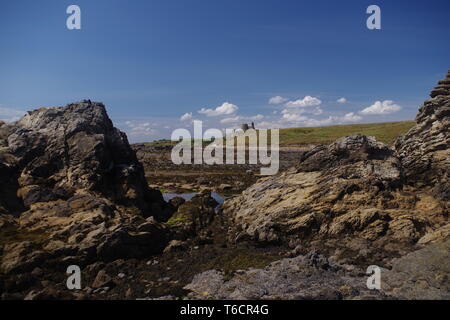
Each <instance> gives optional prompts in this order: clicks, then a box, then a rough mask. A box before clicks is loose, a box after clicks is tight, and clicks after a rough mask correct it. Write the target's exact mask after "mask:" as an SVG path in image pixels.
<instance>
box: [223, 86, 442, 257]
mask: <svg viewBox="0 0 450 320" xmlns="http://www.w3.org/2000/svg"><path fill="white" fill-rule="evenodd" d="M447 82H448V80H444V81H443V82H441V84H440V86H439V88H438V89H436V90H434V91H433V93H432V96H433V98H432V99H431V100H428V101H426V102H425V104H424V106H422V107H421V109H420V112H419V115H418V117H417V122H418V123H417V125H416V126H415V127H414V128H413V129H411V131H410V132H408V133H407V134H406V135H405V136H403V137H401V138H399V139H398V140H397V142H396V148H395V149H391V148H390V147H388V146H387V145H384V144H383V143H380V142H377V141H376V140H375V139H374V138H372V137H366V136H362V135H353V136H349V137H344V138H341V139H338V140H337V141H335V142H334V143H332V144H330V145H328V146H318V147H315V148H313V149H311V150H309V151H306V152H304V153H303V154H302V156H301V158H300V161H299V163H298V165H297V166H296V167H295V168H291V169H290V170H288V171H286V172H283V173H281V174H279V175H277V176H274V177H269V178H264V179H261V180H260V181H259V182H258V183H256V184H254V185H253V186H251V187H250V188H248V189H247V190H245V191H244V192H243V193H242V194H241V195H239V196H237V197H234V198H232V199H229V200H227V201H225V203H224V204H223V211H224V213H225V215H226V216H228V217H229V219H230V221H231V225H232V226H233V227H232V230H231V232H230V236H229V237H230V241H232V242H241V241H257V242H259V243H284V244H287V245H289V246H291V247H296V246H300V247H302V248H303V251H305V252H306V251H307V250H309V249H311V248H318V249H320V250H322V251H324V252H327V253H328V254H330V255H333V256H334V257H335V258H336V259H337V260H339V261H340V262H348V263H350V262H351V263H362V264H367V263H371V262H373V263H376V264H380V265H383V264H386V263H388V262H389V261H390V259H392V258H393V257H396V256H401V255H403V254H405V253H407V252H409V251H411V250H414V249H415V248H416V247H417V245H422V244H425V243H431V242H438V241H443V240H446V239H447V238H448V237H449V233H448V205H449V203H448V196H447V193H448V190H449V188H448V183H449V180H448V172H449V168H450V166H449V159H450V157H449V148H448V146H449V145H448V141H449V140H448V139H449V138H448V137H449V135H448V134H449V130H448V129H449V128H448V126H449V117H448V116H449V110H450V109H449V100H448V96H446V95H444V94H445V92H447V91H446V90H444V89H445V88H446V86H447V84H448V83H447ZM444 87H445V88H444ZM442 88H444V89H442ZM420 186H428V187H427V188H421V187H420Z"/></svg>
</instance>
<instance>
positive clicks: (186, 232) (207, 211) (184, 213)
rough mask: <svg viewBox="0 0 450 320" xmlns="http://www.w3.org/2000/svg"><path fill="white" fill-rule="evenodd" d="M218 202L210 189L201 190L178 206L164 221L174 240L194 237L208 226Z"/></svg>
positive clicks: (213, 216)
mask: <svg viewBox="0 0 450 320" xmlns="http://www.w3.org/2000/svg"><path fill="white" fill-rule="evenodd" d="M217 205H218V203H217V201H216V200H215V199H214V198H213V197H212V196H211V192H210V191H203V192H202V193H200V194H198V195H196V196H194V197H193V198H192V199H191V200H189V201H186V202H185V203H184V204H182V205H181V206H179V207H178V210H177V211H176V212H175V213H174V214H173V216H172V217H171V218H170V219H169V220H168V221H167V222H166V225H167V226H168V227H169V228H170V231H171V233H172V234H173V237H174V238H175V239H176V240H182V241H184V240H186V239H187V238H189V237H195V236H197V235H198V234H199V231H200V230H202V229H203V228H205V227H207V226H209V225H210V224H211V223H212V222H213V220H214V218H215V216H216V210H215V208H216V207H217Z"/></svg>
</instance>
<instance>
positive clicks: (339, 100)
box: [336, 97, 347, 103]
mask: <svg viewBox="0 0 450 320" xmlns="http://www.w3.org/2000/svg"><path fill="white" fill-rule="evenodd" d="M336 102H338V103H346V102H347V99H346V98H344V97H342V98H339V99H337V100H336Z"/></svg>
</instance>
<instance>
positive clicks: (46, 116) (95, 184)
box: [0, 101, 165, 217]
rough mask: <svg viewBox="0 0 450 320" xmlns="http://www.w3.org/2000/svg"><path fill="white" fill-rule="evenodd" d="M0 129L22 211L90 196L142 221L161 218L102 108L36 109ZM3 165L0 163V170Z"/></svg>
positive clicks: (154, 195)
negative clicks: (136, 212)
mask: <svg viewBox="0 0 450 320" xmlns="http://www.w3.org/2000/svg"><path fill="white" fill-rule="evenodd" d="M1 129H2V130H1V133H2V134H1V136H3V141H6V150H5V151H7V152H8V153H5V154H8V155H9V157H10V158H13V159H14V160H15V162H16V167H15V168H16V169H17V170H18V181H17V182H18V190H17V194H18V195H19V197H20V198H21V199H22V201H23V203H24V204H25V206H27V207H29V206H31V205H32V204H35V203H38V202H48V201H54V200H58V199H64V200H65V199H68V198H70V197H72V196H73V195H75V194H79V193H89V194H93V193H94V194H99V195H100V196H103V197H106V198H108V199H111V200H112V201H114V202H116V203H118V204H122V205H126V206H135V207H137V208H139V209H140V210H141V212H142V214H143V215H144V216H150V215H153V216H156V217H159V216H161V215H162V212H163V209H164V206H165V205H164V201H163V199H162V196H161V194H160V192H159V191H157V190H152V189H149V188H148V185H147V181H146V179H145V176H144V170H143V168H142V165H141V164H140V163H139V162H138V161H137V158H136V155H135V153H134V151H133V150H132V149H131V147H130V145H129V143H128V140H127V137H126V135H125V134H124V133H123V132H121V131H120V130H118V129H116V128H114V126H113V124H112V122H111V120H110V119H109V117H108V115H107V113H106V110H105V107H104V105H103V104H101V103H95V102H91V101H82V102H79V103H73V104H69V105H67V106H66V107H54V108H40V109H37V110H34V111H30V112H28V114H27V115H25V116H24V117H23V118H21V119H20V120H19V121H17V122H14V123H11V124H7V125H3V126H2V128H1ZM2 164H3V165H2ZM7 164H8V162H5V161H2V163H1V164H0V170H1V169H2V168H5V166H7ZM3 170H5V169H3Z"/></svg>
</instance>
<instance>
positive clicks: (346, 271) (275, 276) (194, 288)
mask: <svg viewBox="0 0 450 320" xmlns="http://www.w3.org/2000/svg"><path fill="white" fill-rule="evenodd" d="M366 281H367V277H366V275H365V273H364V271H363V270H358V269H354V268H351V267H350V266H345V265H344V266H340V265H338V264H336V263H335V262H334V261H333V260H332V259H328V258H326V257H325V256H322V255H319V254H317V253H315V252H311V253H309V254H307V255H305V256H298V257H295V258H288V259H282V260H279V261H276V262H273V263H272V264H270V265H269V266H267V267H266V268H264V269H249V270H247V271H243V272H241V273H240V274H237V275H235V276H234V277H232V278H231V279H229V280H227V279H226V278H225V275H224V273H223V272H221V271H217V270H209V271H206V272H204V273H201V274H199V275H197V276H195V277H194V279H193V281H192V283H190V284H189V285H187V286H186V287H185V289H186V290H189V291H191V292H190V293H189V296H190V297H191V298H195V299H226V300H243V299H251V300H260V299H282V300H287V299H289V300H292V299H296V300H305V299H307V300H316V299H319V300H341V299H375V298H377V299H380V298H384V295H383V294H381V293H380V292H378V291H371V290H369V289H367V286H366Z"/></svg>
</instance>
